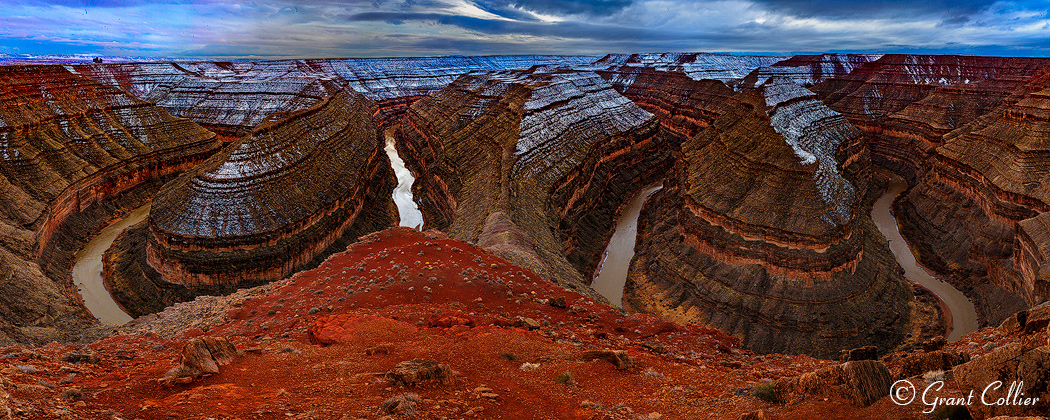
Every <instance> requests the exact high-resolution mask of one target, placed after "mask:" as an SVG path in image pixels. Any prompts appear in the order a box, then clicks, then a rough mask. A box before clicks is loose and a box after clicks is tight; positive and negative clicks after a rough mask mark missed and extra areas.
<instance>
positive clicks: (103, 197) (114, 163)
mask: <svg viewBox="0 0 1050 420" xmlns="http://www.w3.org/2000/svg"><path fill="white" fill-rule="evenodd" d="M220 146H221V144H220V142H219V141H217V140H216V136H215V134H214V133H211V132H209V131H207V130H205V129H203V128H201V127H200V126H198V125H197V124H194V123H193V122H191V121H189V120H186V119H182V118H176V117H173V116H171V115H170V114H168V113H167V112H165V111H164V110H162V109H160V108H158V107H156V106H154V105H152V104H150V103H148V102H145V101H142V100H139V99H136V98H134V97H132V96H130V95H128V94H126V93H125V92H124V91H121V90H119V89H116V88H113V87H110V86H105V85H102V84H99V83H97V82H95V81H93V80H90V79H86V78H83V77H79V76H76V75H74V74H72V73H70V72H69V71H67V70H66V69H64V68H63V67H60V66H10V67H0V156H2V158H3V159H2V161H0V173H2V177H0V230H3V235H0V237H2V241H3V244H2V247H3V249H2V250H0V265H2V266H3V269H2V272H3V274H2V276H3V281H2V282H0V285H2V286H0V287H2V293H0V296H2V297H3V298H2V299H3V302H0V311H2V316H0V319H2V320H0V322H2V325H0V329H2V333H0V341H7V340H14V341H19V342H39V341H41V340H54V339H71V338H74V337H75V336H76V335H77V334H78V333H81V332H83V331H78V330H79V328H80V327H77V325H80V326H82V325H83V324H86V323H87V322H89V321H88V319H89V318H88V317H87V316H86V313H85V311H83V309H82V308H81V307H79V305H77V304H76V303H75V302H74V290H73V285H72V280H71V277H70V269H71V267H72V265H73V257H74V253H75V252H76V251H77V250H78V249H79V248H80V247H81V246H83V245H84V243H85V242H86V240H87V238H88V237H90V235H91V234H93V233H95V232H96V231H98V230H99V229H101V226H102V225H103V224H104V223H105V222H106V221H107V220H109V219H110V218H111V217H112V213H114V212H119V211H120V210H121V209H126V208H130V207H132V206H136V205H138V204H141V203H142V202H143V201H145V200H148V198H149V196H150V195H151V192H150V191H147V190H153V189H156V188H158V187H159V185H160V182H161V181H163V180H164V179H167V178H169V177H170V176H172V175H173V174H175V173H178V172H179V171H182V170H185V169H188V168H190V167H192V166H193V165H195V164H196V163H198V162H200V161H202V160H204V159H205V158H207V157H208V156H210V155H212V154H213V153H215V152H217V151H218V149H219V147H220Z"/></svg>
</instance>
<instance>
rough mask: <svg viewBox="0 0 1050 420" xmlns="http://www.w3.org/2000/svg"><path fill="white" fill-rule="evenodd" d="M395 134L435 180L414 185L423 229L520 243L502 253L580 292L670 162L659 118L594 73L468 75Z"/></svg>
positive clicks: (410, 160) (418, 106) (412, 113)
mask: <svg viewBox="0 0 1050 420" xmlns="http://www.w3.org/2000/svg"><path fill="white" fill-rule="evenodd" d="M395 135H396V136H397V137H398V144H399V145H400V147H401V151H402V154H403V155H404V156H405V160H406V162H407V164H408V166H409V167H410V168H412V169H413V171H414V172H416V173H426V174H428V176H427V177H420V178H418V179H417V182H416V184H415V185H416V187H415V188H416V191H415V194H416V197H418V198H417V199H418V200H420V202H421V205H420V208H421V209H422V210H423V212H424V218H425V220H426V225H427V226H428V227H432V228H436V229H441V230H443V231H447V232H448V233H449V234H450V235H452V236H453V237H456V238H459V239H461V240H467V241H477V240H478V239H479V237H484V239H485V242H486V243H487V244H490V245H499V244H504V245H515V247H516V251H514V252H511V251H510V250H507V249H506V247H499V248H503V249H504V252H505V253H516V254H520V255H519V256H518V257H521V258H519V260H522V261H524V260H526V259H531V258H524V257H525V256H528V255H530V254H535V255H537V256H538V260H540V261H542V265H539V266H530V268H532V269H534V270H535V271H537V272H538V273H541V274H544V277H546V278H548V279H550V280H552V281H556V282H559V283H561V284H563V285H565V286H569V287H573V288H579V287H581V286H582V285H583V284H586V283H588V282H589V280H587V281H585V280H583V277H584V276H586V277H587V278H588V279H589V278H590V276H591V273H592V272H593V270H594V268H595V267H596V265H597V262H598V257H599V255H600V253H601V251H602V249H601V246H602V244H603V243H604V242H605V241H604V239H606V236H607V235H608V234H609V231H610V230H611V227H612V223H613V219H614V218H615V216H616V213H617V212H618V209H619V207H620V206H622V205H625V203H626V202H627V201H628V200H629V198H630V195H631V194H632V193H633V192H634V191H635V190H636V189H638V188H640V187H641V186H643V185H645V184H646V183H648V182H651V181H652V180H653V179H655V178H656V176H657V174H658V173H659V172H660V171H661V170H663V169H664V168H666V165H667V160H666V152H661V149H663V148H665V147H666V146H667V140H666V139H665V138H664V137H663V136H661V135H659V124H658V122H657V120H656V119H655V118H654V117H653V116H652V115H651V114H649V113H647V112H645V111H644V110H642V109H640V108H638V106H636V105H635V104H633V103H632V102H631V101H629V100H628V99H627V98H624V97H623V96H621V95H620V94H618V93H617V92H616V91H615V90H613V88H612V87H611V86H610V85H609V84H608V83H606V82H605V81H604V80H603V79H602V78H600V77H598V75H596V74H594V73H590V72H576V71H569V70H549V69H546V68H534V69H532V70H530V71H518V72H501V73H489V74H480V75H468V76H463V77H461V78H459V79H457V80H456V82H454V83H453V84H451V85H449V87H447V88H445V89H442V90H441V91H439V92H437V93H435V94H434V95H431V96H429V97H427V98H424V99H422V100H420V101H419V102H417V103H415V104H413V105H412V107H410V108H409V110H408V112H407V115H406V117H405V120H404V121H403V122H402V123H401V124H400V125H399V126H397V128H396V131H395ZM494 213H503V215H500V214H495V215H493V214H494ZM490 216H491V217H490ZM508 216H509V217H508ZM501 232H502V233H501ZM511 258H514V257H511ZM581 274H583V276H581ZM588 290H589V289H588ZM590 292H591V293H593V291H590Z"/></svg>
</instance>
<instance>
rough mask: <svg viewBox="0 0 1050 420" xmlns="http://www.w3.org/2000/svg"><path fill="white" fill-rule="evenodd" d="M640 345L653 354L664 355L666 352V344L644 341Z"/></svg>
mask: <svg viewBox="0 0 1050 420" xmlns="http://www.w3.org/2000/svg"><path fill="white" fill-rule="evenodd" d="M638 345H639V346H642V347H645V348H646V349H649V351H651V352H653V353H657V354H662V353H663V352H664V343H661V342H659V341H642V342H640V343H638Z"/></svg>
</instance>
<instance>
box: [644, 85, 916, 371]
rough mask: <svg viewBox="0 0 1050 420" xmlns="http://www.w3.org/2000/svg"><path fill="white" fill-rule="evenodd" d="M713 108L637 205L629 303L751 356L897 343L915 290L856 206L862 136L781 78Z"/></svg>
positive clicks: (860, 202)
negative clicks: (714, 331)
mask: <svg viewBox="0 0 1050 420" xmlns="http://www.w3.org/2000/svg"><path fill="white" fill-rule="evenodd" d="M719 112H720V114H719V115H717V116H716V117H715V118H713V119H712V120H711V122H710V126H709V127H707V128H705V129H703V130H701V131H699V133H698V134H697V135H695V136H693V137H691V138H689V139H687V140H685V141H684V142H683V143H682V157H681V159H680V160H679V161H678V162H677V163H676V165H675V167H674V172H673V173H672V175H671V176H670V177H669V178H668V180H667V181H666V182H665V186H664V189H663V190H661V191H659V192H657V193H655V194H654V196H653V197H652V198H651V199H650V200H651V201H650V203H649V204H647V206H646V209H645V210H644V211H643V215H642V218H641V220H640V223H639V244H638V245H637V246H636V256H635V260H634V261H633V262H632V266H631V272H630V274H629V275H628V283H627V286H626V287H625V302H626V303H627V304H628V305H630V306H631V307H632V308H633V309H635V310H639V311H643V312H648V313H653V314H656V315H658V316H661V317H663V318H665V319H671V320H675V321H677V322H682V323H694V324H702V325H710V326H714V327H717V328H719V329H720V330H722V331H724V332H726V333H728V334H731V335H735V336H738V337H740V338H741V339H742V340H743V341H744V344H745V345H746V346H747V347H748V348H751V349H753V350H756V351H760V352H788V353H809V354H813V355H818V356H824V357H827V356H831V355H834V354H837V351H838V350H839V349H844V348H852V347H857V346H860V345H872V344H874V345H876V346H878V347H879V348H880V349H881V350H883V351H885V350H889V349H891V348H893V347H894V346H896V345H897V344H899V343H900V342H901V341H902V340H903V339H904V332H903V328H904V327H903V326H904V324H906V323H907V322H908V309H907V308H908V303H907V302H908V301H909V300H910V299H911V293H910V290H909V288H908V286H907V284H906V283H905V282H904V280H903V278H902V276H901V274H900V269H899V267H898V266H897V264H896V262H895V260H894V259H893V256H892V254H891V253H890V251H889V249H888V248H887V247H886V243H885V239H884V238H883V237H882V235H881V234H880V233H879V232H878V230H877V229H876V227H875V226H874V224H873V223H872V222H871V220H870V218H869V215H867V214H866V212H865V211H864V210H863V209H864V208H865V207H866V206H870V202H871V201H872V200H874V198H875V197H873V196H872V194H870V193H869V189H868V179H867V176H868V175H867V169H866V167H867V166H868V165H869V164H868V162H867V153H866V150H865V149H864V148H863V147H862V145H861V143H859V140H860V132H859V131H858V130H856V129H855V128H854V127H853V126H851V125H850V124H849V123H848V122H847V121H846V120H845V119H844V118H843V117H842V116H841V115H839V114H838V113H836V112H834V111H831V110H830V109H828V108H827V107H826V106H824V105H823V104H822V103H821V102H820V101H819V100H817V98H816V95H815V94H813V93H812V92H810V91H808V90H806V89H804V88H802V87H801V86H798V85H797V84H795V83H793V82H792V81H791V80H789V79H787V78H772V79H771V80H770V81H768V82H767V83H766V84H764V85H763V86H762V87H760V88H759V89H755V90H751V91H746V92H742V93H739V94H736V95H735V96H733V97H732V98H731V99H730V101H728V103H726V104H725V105H724V107H722V108H721V109H720V110H719ZM847 177H849V178H850V179H847ZM851 180H852V181H853V182H851Z"/></svg>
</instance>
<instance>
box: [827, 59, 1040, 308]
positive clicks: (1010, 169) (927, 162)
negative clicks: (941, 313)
mask: <svg viewBox="0 0 1050 420" xmlns="http://www.w3.org/2000/svg"><path fill="white" fill-rule="evenodd" d="M1048 65H1050V60H1047V59H1031V58H998V57H955V56H898V55H887V56H884V57H882V58H881V59H879V60H877V61H875V62H872V63H869V64H867V65H865V66H862V67H860V68H858V69H857V70H855V71H854V72H853V73H851V74H849V75H848V76H845V77H842V78H837V79H833V80H830V81H827V82H824V83H821V84H818V85H817V86H815V87H814V88H813V89H814V91H816V92H818V94H820V95H821V97H822V99H824V101H825V102H826V103H828V104H829V106H830V107H831V108H833V109H835V110H838V111H840V112H842V113H843V115H845V116H846V117H847V118H848V119H849V120H850V121H851V122H853V123H854V124H855V125H856V126H857V127H859V128H860V129H862V130H863V131H865V132H866V134H867V137H868V140H867V144H868V146H869V147H870V149H871V152H872V161H873V162H874V163H876V164H879V165H881V166H885V167H888V168H890V169H893V170H894V171H896V172H898V173H900V174H902V175H904V176H905V177H906V178H907V179H908V180H909V183H910V185H911V186H912V188H911V189H910V190H909V191H908V193H907V194H906V196H905V197H904V198H903V199H901V200H899V201H898V202H897V203H896V204H895V208H894V213H895V214H896V215H897V219H898V221H899V222H900V224H901V225H902V233H903V234H905V235H906V236H907V237H908V238H909V241H910V242H911V243H912V244H913V246H915V248H916V251H917V252H918V255H919V257H920V259H921V261H922V262H923V263H924V264H925V265H926V266H928V267H931V268H933V269H934V270H936V271H938V272H940V273H945V274H947V276H948V277H949V280H950V281H951V282H952V283H953V284H954V285H955V286H956V287H958V288H959V289H961V290H963V291H964V292H966V293H967V295H968V296H969V297H970V298H971V299H973V300H974V301H975V303H976V304H977V308H978V311H979V314H980V316H981V317H982V318H983V321H984V322H985V323H986V324H988V323H991V324H994V323H998V322H999V321H1000V320H1002V319H1003V318H1004V317H1006V316H1008V315H1010V314H1011V313H1013V312H1016V311H1017V310H1019V309H1021V308H1023V307H1024V306H1025V305H1026V304H1029V305H1030V304H1034V303H1038V301H1039V299H1037V297H1039V298H1041V299H1046V298H1047V295H1046V293H1045V292H1043V293H1036V289H1037V288H1038V287H1037V286H1036V277H1038V276H1037V275H1036V274H1035V273H1037V272H1038V269H1037V268H1038V266H1039V265H1040V263H1036V262H1035V261H1041V260H1040V258H1039V257H1037V256H1036V255H1037V254H1038V252H1035V251H1034V250H1035V249H1036V248H1039V246H1040V245H1038V244H1036V243H1035V242H1033V239H1032V238H1033V237H1037V236H1039V234H1038V233H1036V230H1037V228H1036V225H1035V224H1032V223H1029V224H1027V226H1028V228H1029V230H1031V232H1032V234H1031V235H1027V234H1017V232H1015V229H1016V227H1015V225H1017V224H1018V223H1019V222H1021V221H1022V220H1025V219H1029V218H1032V217H1035V216H1036V215H1038V214H1040V213H1042V212H1044V211H1046V210H1045V209H1046V205H1045V204H1044V203H1046V202H1047V201H1045V200H1044V199H1043V198H1042V194H1041V193H1039V192H1038V190H1039V189H1040V188H1039V187H1038V185H1039V183H1040V181H1038V180H1035V179H1034V178H1039V177H1041V175H1039V174H1041V173H1042V172H1043V169H1040V168H1039V166H1040V163H1039V161H1040V158H1039V156H1040V155H1041V154H1042V153H1043V152H1042V151H1041V147H1040V146H1036V144H1038V143H1039V142H1040V140H1039V139H1041V138H1044V136H1045V134H1043V130H1042V129H1040V128H1038V126H1039V124H1038V123H1037V121H1039V116H1038V114H1039V113H1040V112H1042V111H1039V110H1040V109H1041V108H1045V107H1046V105H1045V100H1044V99H1041V98H1040V95H1039V94H1038V91H1040V90H1042V89H1045V86H1043V87H1041V86H1040V80H1044V79H1045V74H1046V73H1045V72H1046V68H1047V66H1048ZM1033 116H1034V118H1033ZM1033 124H1034V125H1033ZM1033 177H1034V178H1033ZM1033 235H1034V236H1033ZM1018 247H1021V248H1023V249H1020V248H1018ZM1018 261H1024V263H1023V264H1021V265H1024V266H1027V267H1026V268H1022V267H1019V266H1018V265H1017V264H1015V262H1018ZM1025 271H1027V272H1028V273H1031V274H1030V275H1029V276H1028V278H1029V279H1025V275H1024V272H1025Z"/></svg>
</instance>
